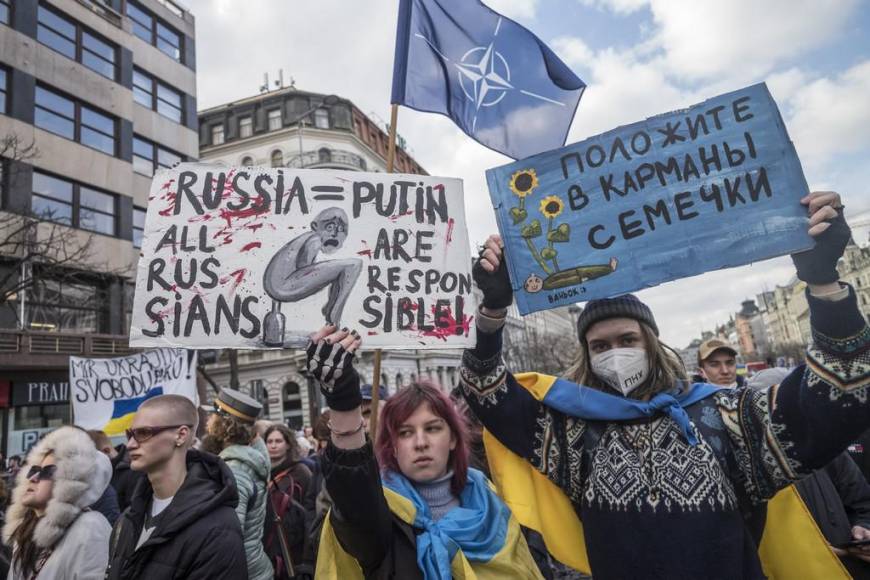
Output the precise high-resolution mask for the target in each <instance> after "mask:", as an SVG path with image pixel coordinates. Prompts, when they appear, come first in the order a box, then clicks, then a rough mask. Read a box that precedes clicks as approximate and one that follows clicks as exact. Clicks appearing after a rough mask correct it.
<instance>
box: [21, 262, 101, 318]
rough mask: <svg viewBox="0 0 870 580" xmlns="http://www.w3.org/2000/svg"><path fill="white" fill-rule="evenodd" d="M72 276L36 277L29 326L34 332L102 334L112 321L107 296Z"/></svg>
mask: <svg viewBox="0 0 870 580" xmlns="http://www.w3.org/2000/svg"><path fill="white" fill-rule="evenodd" d="M76 278H78V277H77V276H74V275H72V274H70V275H66V276H59V277H43V276H35V277H34V282H33V285H32V286H31V287H30V289H29V292H28V299H29V304H28V307H27V312H26V314H25V316H26V324H27V327H28V328H30V329H32V330H50V331H66V332H101V331H102V330H103V329H104V328H105V326H106V322H107V320H108V312H107V306H108V304H109V300H108V296H107V295H106V294H107V292H106V291H105V289H103V288H102V287H101V286H99V285H97V284H94V283H90V282H87V281H83V280H78V279H76Z"/></svg>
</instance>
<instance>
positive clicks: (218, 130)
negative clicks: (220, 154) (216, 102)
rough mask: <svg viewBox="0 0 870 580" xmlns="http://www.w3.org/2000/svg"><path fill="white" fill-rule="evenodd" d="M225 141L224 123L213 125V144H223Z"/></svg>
mask: <svg viewBox="0 0 870 580" xmlns="http://www.w3.org/2000/svg"><path fill="white" fill-rule="evenodd" d="M223 143H224V126H223V123H221V124H220V125H212V126H211V144H212V145H223Z"/></svg>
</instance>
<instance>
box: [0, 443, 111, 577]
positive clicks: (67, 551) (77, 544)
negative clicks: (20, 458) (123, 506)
mask: <svg viewBox="0 0 870 580" xmlns="http://www.w3.org/2000/svg"><path fill="white" fill-rule="evenodd" d="M49 451H51V452H52V453H53V455H54V460H55V464H56V465H57V471H56V472H55V476H54V488H53V490H52V495H51V499H50V500H49V501H48V505H47V506H46V509H45V515H44V516H43V517H41V518H40V519H39V523H37V524H36V528H35V529H34V531H33V542H34V543H35V544H36V545H37V546H38V547H40V548H42V549H44V550H48V551H50V554H51V555H50V556H49V557H48V559H47V560H46V561H45V563H44V564H43V565H42V567H41V568H40V570H39V572H38V573H37V574H35V575H33V576H29V577H28V580H33V579H36V580H100V579H102V578H103V575H104V574H105V570H106V565H107V564H108V561H109V535H110V534H111V531H112V528H111V526H109V522H108V521H106V518H104V517H103V516H102V515H101V514H99V513H98V512H95V511H90V510H89V509H88V507H87V506H90V505H91V504H93V503H94V502H95V501H97V499H99V497H100V496H101V495H102V494H103V491H104V490H105V489H106V487H107V486H108V485H109V480H110V479H111V477H112V466H111V463H110V462H109V458H108V457H106V456H105V455H103V454H102V453H100V452H99V451H97V449H96V447H94V444H93V442H92V441H91V438H90V437H88V435H87V434H86V433H85V432H84V431H81V430H79V429H74V428H72V427H61V428H59V429H57V430H55V431H52V432H51V433H49V434H48V435H46V436H45V437H44V438H43V439H42V441H40V442H39V443H38V444H37V445H36V446H35V447H34V448H33V449H32V450H31V451H30V454H29V455H28V456H27V464H26V465H25V466H24V467H23V468H22V469H21V471H20V472H19V473H18V476H17V481H16V486H15V491H14V492H13V495H12V505H11V506H10V507H9V511H8V513H7V519H6V524H5V525H4V527H3V540H4V541H5V542H7V543H11V537H12V534H13V533H14V532H15V530H16V529H17V528H18V526H20V525H21V524H22V523H23V521H24V518H25V516H26V514H27V511H28V510H29V509H30V508H28V507H25V506H24V505H23V504H22V503H21V501H22V498H23V497H24V494H25V491H26V489H27V486H28V483H29V482H28V479H27V471H28V469H29V466H32V465H39V464H41V463H42V460H43V459H44V458H45V456H46V455H47V454H48V453H49ZM16 550H17V545H15V544H12V551H13V554H14V553H15V551H16ZM7 578H8V580H18V579H24V578H25V576H24V575H23V574H22V573H21V571H20V570H18V569H17V567H16V566H12V567H11V568H10V570H9V575H8V577H7Z"/></svg>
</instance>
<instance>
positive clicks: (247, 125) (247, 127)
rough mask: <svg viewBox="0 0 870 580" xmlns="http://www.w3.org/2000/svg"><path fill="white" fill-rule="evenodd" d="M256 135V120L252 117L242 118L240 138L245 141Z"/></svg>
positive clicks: (240, 120) (240, 121)
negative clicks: (246, 138)
mask: <svg viewBox="0 0 870 580" xmlns="http://www.w3.org/2000/svg"><path fill="white" fill-rule="evenodd" d="M253 134H254V120H253V119H252V118H251V117H241V118H240V119H239V137H240V138H241V139H244V138H245V137H250V136H251V135H253Z"/></svg>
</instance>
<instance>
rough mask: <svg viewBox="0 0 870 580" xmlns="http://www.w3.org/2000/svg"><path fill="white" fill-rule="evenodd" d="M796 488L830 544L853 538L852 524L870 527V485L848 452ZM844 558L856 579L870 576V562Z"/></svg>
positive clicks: (815, 472)
mask: <svg viewBox="0 0 870 580" xmlns="http://www.w3.org/2000/svg"><path fill="white" fill-rule="evenodd" d="M795 487H796V488H797V490H798V493H800V495H801V498H802V499H803V500H804V503H805V504H806V505H807V508H809V510H810V513H811V514H812V515H813V519H814V520H816V523H817V524H818V525H819V529H820V530H821V531H822V534H823V535H824V536H825V539H826V540H828V543H829V544H831V545H834V546H837V545H839V544H843V543H845V542H848V541H849V540H851V539H852V526H862V527H865V528H870V484H868V483H867V480H866V479H864V474H863V473H861V470H860V469H859V468H858V466H857V465H855V462H854V461H853V460H852V458H851V457H849V454H848V453H847V452H845V451H844V452H843V453H841V454H840V455H838V456H837V458H836V459H834V460H833V461H832V462H830V463H829V464H827V465H826V466H824V467H823V468H821V469H817V470H816V471H814V472H813V474H812V475H811V476H809V477H807V478H805V479H802V480H801V481H799V482H798V483H797V484H796V485H795ZM842 560H843V563H844V564H845V565H846V567H847V568H848V569H849V571H850V573H851V574H852V575H853V576H854V577H855V578H870V564H868V563H866V562H863V561H861V560H858V559H856V558H852V557H844V558H843V559H842Z"/></svg>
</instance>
